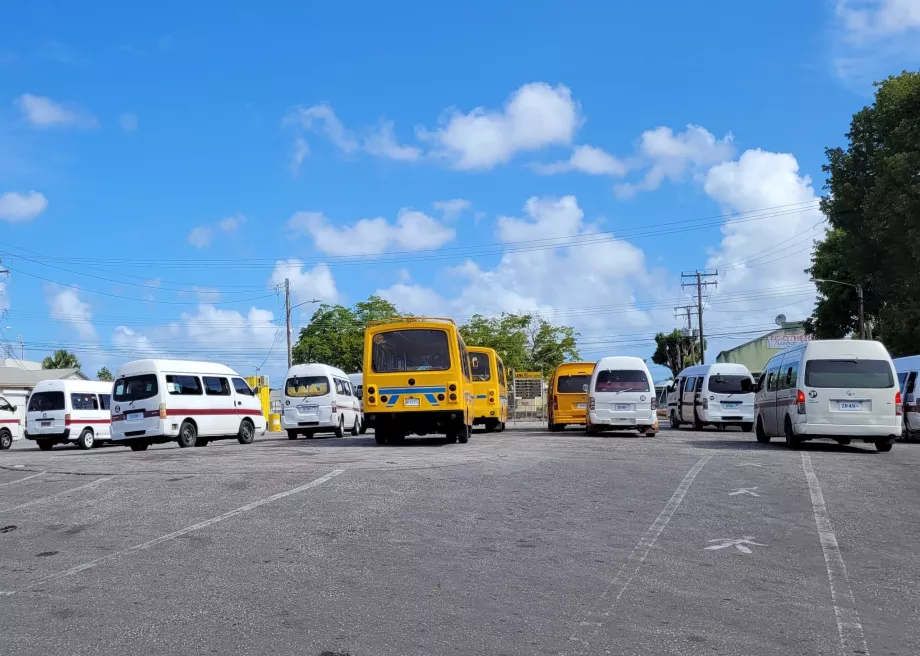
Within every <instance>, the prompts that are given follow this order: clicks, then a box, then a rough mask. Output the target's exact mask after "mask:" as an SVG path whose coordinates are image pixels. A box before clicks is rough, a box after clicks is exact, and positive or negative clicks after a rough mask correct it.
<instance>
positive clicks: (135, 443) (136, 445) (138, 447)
mask: <svg viewBox="0 0 920 656" xmlns="http://www.w3.org/2000/svg"><path fill="white" fill-rule="evenodd" d="M128 446H130V447H131V450H132V451H146V450H147V447H148V446H150V445H149V444H147V442H144V441H143V440H131V443H130V444H129V445H128Z"/></svg>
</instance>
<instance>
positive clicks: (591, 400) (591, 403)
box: [588, 396, 594, 410]
mask: <svg viewBox="0 0 920 656" xmlns="http://www.w3.org/2000/svg"><path fill="white" fill-rule="evenodd" d="M588 407H589V408H591V409H592V410H594V397H593V396H592V397H591V398H590V399H588Z"/></svg>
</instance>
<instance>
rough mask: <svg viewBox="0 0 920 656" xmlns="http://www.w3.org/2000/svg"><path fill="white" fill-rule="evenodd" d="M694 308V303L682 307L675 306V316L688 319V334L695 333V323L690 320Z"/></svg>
mask: <svg viewBox="0 0 920 656" xmlns="http://www.w3.org/2000/svg"><path fill="white" fill-rule="evenodd" d="M692 309H693V306H692V305H681V306H680V307H676V308H674V312H675V314H674V317H675V318H680V319H684V318H686V319H687V335H692V334H693V323H692V321H691V320H690V310H692Z"/></svg>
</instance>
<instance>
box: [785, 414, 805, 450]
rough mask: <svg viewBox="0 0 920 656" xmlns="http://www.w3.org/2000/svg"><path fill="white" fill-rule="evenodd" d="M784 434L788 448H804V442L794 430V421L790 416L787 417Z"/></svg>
mask: <svg viewBox="0 0 920 656" xmlns="http://www.w3.org/2000/svg"><path fill="white" fill-rule="evenodd" d="M783 432H784V434H785V435H786V446H788V447H789V448H790V449H798V448H800V447H801V446H802V440H800V439H799V436H798V435H796V434H795V431H794V430H792V420H791V419H789V416H788V415H787V416H786V421H785V424H784V431H783Z"/></svg>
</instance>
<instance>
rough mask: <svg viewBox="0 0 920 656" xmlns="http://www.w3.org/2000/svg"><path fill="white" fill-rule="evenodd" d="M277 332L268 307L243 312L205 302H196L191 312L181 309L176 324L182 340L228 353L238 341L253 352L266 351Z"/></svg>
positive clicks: (235, 347) (272, 315) (236, 346)
mask: <svg viewBox="0 0 920 656" xmlns="http://www.w3.org/2000/svg"><path fill="white" fill-rule="evenodd" d="M175 330H176V327H174V331H175ZM277 331H278V325H277V324H276V323H275V317H274V314H273V313H272V312H271V311H270V310H262V309H259V308H255V307H253V308H250V309H249V312H248V313H247V314H242V313H240V312H237V311H236V310H225V309H220V308H216V307H214V306H213V305H209V304H205V303H203V304H201V305H199V306H198V311H197V312H196V313H194V314H192V313H189V312H183V313H182V315H181V317H180V320H179V324H178V333H179V335H180V336H181V337H182V340H183V343H186V344H188V343H191V344H193V345H195V346H201V347H203V348H206V349H210V350H220V349H225V350H227V352H229V351H230V350H233V349H238V348H239V346H240V345H241V344H245V345H246V347H247V348H251V349H252V350H253V351H262V350H263V349H265V350H267V349H268V348H270V347H271V345H272V342H273V341H274V339H275V334H276V332H277ZM282 332H283V329H282Z"/></svg>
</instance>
